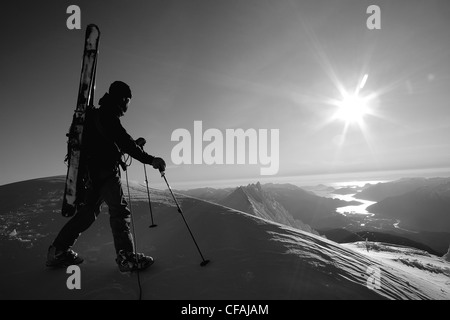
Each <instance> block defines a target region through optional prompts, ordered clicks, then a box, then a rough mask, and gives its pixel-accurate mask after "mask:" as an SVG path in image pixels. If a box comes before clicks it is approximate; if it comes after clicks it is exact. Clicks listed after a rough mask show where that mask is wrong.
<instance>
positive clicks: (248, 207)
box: [219, 182, 318, 234]
mask: <svg viewBox="0 0 450 320" xmlns="http://www.w3.org/2000/svg"><path fill="white" fill-rule="evenodd" d="M219 203H220V204H222V205H224V206H227V207H230V208H233V209H236V210H239V211H243V212H247V213H250V214H251V215H254V216H257V217H260V218H264V219H267V220H270V221H274V222H278V223H281V224H284V225H287V226H291V227H294V228H297V229H299V230H303V231H307V232H311V233H314V234H318V233H317V231H315V230H313V229H312V228H311V227H310V226H309V225H307V224H305V223H303V222H302V221H301V220H300V219H295V218H294V217H293V216H292V215H291V214H290V213H289V212H288V211H287V210H286V209H285V208H284V207H283V205H282V204H281V203H279V202H278V201H277V200H275V198H274V197H273V195H272V194H271V193H270V192H268V191H266V190H264V189H263V188H262V187H261V184H260V183H259V182H258V183H256V184H249V185H248V186H246V187H242V186H241V187H238V188H236V189H235V190H234V191H233V192H231V193H230V194H229V195H228V196H227V197H226V198H225V199H222V200H220V201H219Z"/></svg>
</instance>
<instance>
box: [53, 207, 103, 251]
mask: <svg viewBox="0 0 450 320" xmlns="http://www.w3.org/2000/svg"><path fill="white" fill-rule="evenodd" d="M94 203H95V202H94ZM99 212H100V211H99V204H98V205H97V204H86V205H84V206H82V207H80V208H79V209H78V210H77V213H76V214H75V216H74V217H73V218H72V219H70V220H69V221H68V222H67V223H66V224H65V225H64V227H63V228H62V229H61V231H60V232H59V234H58V236H57V237H56V239H55V240H54V241H53V246H55V247H56V249H57V250H58V251H66V250H68V249H70V248H71V247H72V246H73V245H74V244H75V241H76V240H77V239H78V237H79V236H80V234H81V233H82V232H84V231H86V230H87V229H88V228H89V227H90V226H91V225H92V223H93V222H94V221H95V220H96V218H97V215H98V214H99Z"/></svg>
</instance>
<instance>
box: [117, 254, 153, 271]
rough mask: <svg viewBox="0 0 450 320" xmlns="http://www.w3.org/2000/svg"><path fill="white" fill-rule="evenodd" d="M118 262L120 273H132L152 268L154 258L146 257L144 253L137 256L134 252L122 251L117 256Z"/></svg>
mask: <svg viewBox="0 0 450 320" xmlns="http://www.w3.org/2000/svg"><path fill="white" fill-rule="evenodd" d="M116 262H117V265H118V266H119V270H120V272H131V271H137V270H144V269H146V268H148V267H150V266H151V265H152V264H153V262H154V260H153V258H152V257H150V256H146V255H144V254H143V253H138V254H135V253H134V252H125V251H124V250H120V251H119V253H118V254H117V258H116Z"/></svg>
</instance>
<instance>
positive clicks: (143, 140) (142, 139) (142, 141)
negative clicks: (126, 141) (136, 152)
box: [135, 138, 147, 149]
mask: <svg viewBox="0 0 450 320" xmlns="http://www.w3.org/2000/svg"><path fill="white" fill-rule="evenodd" d="M135 142H136V144H137V145H138V146H139V147H141V148H142V149H143V148H144V145H145V143H146V142H147V141H145V139H144V138H138V139H137V140H136V141H135Z"/></svg>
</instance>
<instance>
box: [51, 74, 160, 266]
mask: <svg viewBox="0 0 450 320" xmlns="http://www.w3.org/2000/svg"><path fill="white" fill-rule="evenodd" d="M131 97H132V95H131V89H130V87H129V86H128V85H127V84H126V83H124V82H121V81H115V82H113V83H112V84H111V86H110V87H109V91H108V92H107V93H105V95H104V96H103V97H102V98H101V99H100V101H99V105H100V108H98V109H94V108H93V109H91V110H90V111H89V113H88V114H87V116H86V124H85V133H84V145H85V147H86V149H85V150H84V151H83V152H86V155H87V156H86V159H87V167H88V172H89V176H90V183H89V188H88V190H87V192H86V196H85V201H83V203H82V204H81V205H79V207H78V208H77V212H76V214H75V216H74V217H73V218H72V219H71V220H69V221H68V222H67V223H66V225H65V226H64V227H63V228H62V229H61V231H60V232H59V234H58V236H57V237H56V239H55V240H54V241H53V243H52V245H51V246H50V247H49V249H48V255H47V263H46V264H47V266H49V267H67V266H69V265H74V264H80V263H82V262H83V259H82V258H81V257H79V256H78V254H77V253H76V252H74V251H73V250H72V249H71V248H72V246H73V245H74V243H75V241H76V240H77V238H78V237H79V236H80V234H81V233H82V232H84V231H85V230H87V229H88V228H89V227H90V226H91V225H92V223H93V222H94V221H95V220H96V218H97V216H98V214H99V213H100V207H101V205H102V203H103V202H105V203H106V204H107V205H108V208H109V214H110V225H111V230H112V234H113V238H114V246H115V250H116V254H117V258H116V262H117V264H118V266H119V270H120V271H122V272H127V271H133V270H140V269H145V268H147V267H148V266H150V265H151V264H152V263H153V258H152V257H149V256H145V255H144V254H142V253H137V256H136V255H135V253H134V250H133V248H134V246H133V240H132V234H131V231H130V223H131V213H130V210H129V209H128V203H127V201H126V200H125V198H124V194H123V190H122V186H121V181H120V169H119V165H120V163H121V156H122V153H127V154H128V155H130V156H131V157H133V158H135V159H137V160H139V161H141V162H142V163H144V164H150V165H152V166H153V168H155V169H158V170H159V171H160V172H163V171H164V170H165V167H166V163H165V162H164V160H163V159H162V158H158V157H153V156H151V155H149V154H147V153H146V152H145V151H144V150H143V149H142V146H143V143H142V142H144V143H145V140H144V139H143V138H139V139H137V140H136V141H134V140H133V139H132V138H131V136H130V135H129V134H128V133H127V131H126V130H125V129H124V128H123V127H122V125H121V123H120V119H119V118H120V117H121V116H123V115H124V114H125V112H126V111H127V110H128V107H129V104H130V101H131Z"/></svg>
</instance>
